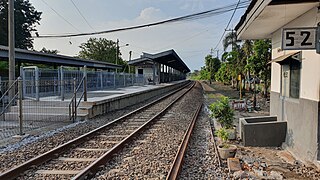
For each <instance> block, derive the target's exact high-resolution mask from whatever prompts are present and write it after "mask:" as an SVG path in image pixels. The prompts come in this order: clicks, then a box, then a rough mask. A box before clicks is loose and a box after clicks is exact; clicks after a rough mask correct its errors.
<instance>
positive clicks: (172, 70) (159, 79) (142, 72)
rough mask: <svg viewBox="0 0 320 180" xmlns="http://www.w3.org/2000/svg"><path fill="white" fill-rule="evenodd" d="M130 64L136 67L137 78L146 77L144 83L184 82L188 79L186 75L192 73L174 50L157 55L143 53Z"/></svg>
mask: <svg viewBox="0 0 320 180" xmlns="http://www.w3.org/2000/svg"><path fill="white" fill-rule="evenodd" d="M128 64H129V65H131V66H134V67H135V72H136V76H141V77H144V81H146V82H147V83H152V84H159V83H166V82H171V81H178V80H183V79H186V73H188V72H190V69H189V68H188V67H187V65H186V64H185V63H184V62H183V61H182V60H181V58H180V57H179V56H178V55H177V53H176V52H175V51H174V50H168V51H164V52H160V53H157V54H148V53H143V54H142V55H141V57H140V58H137V59H133V60H131V61H129V62H128Z"/></svg>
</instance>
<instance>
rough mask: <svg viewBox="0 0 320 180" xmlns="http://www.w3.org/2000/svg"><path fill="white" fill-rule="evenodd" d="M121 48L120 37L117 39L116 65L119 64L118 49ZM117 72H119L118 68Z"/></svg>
mask: <svg viewBox="0 0 320 180" xmlns="http://www.w3.org/2000/svg"><path fill="white" fill-rule="evenodd" d="M118 49H119V39H117V47H116V65H118V58H119V57H118V51H119V50H118ZM116 73H118V68H116Z"/></svg>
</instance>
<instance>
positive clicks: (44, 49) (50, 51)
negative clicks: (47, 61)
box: [40, 47, 59, 54]
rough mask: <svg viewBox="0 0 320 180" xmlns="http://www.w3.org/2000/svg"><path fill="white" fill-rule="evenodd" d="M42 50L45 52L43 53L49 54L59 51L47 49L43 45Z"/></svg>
mask: <svg viewBox="0 0 320 180" xmlns="http://www.w3.org/2000/svg"><path fill="white" fill-rule="evenodd" d="M40 52H43V53H47V54H58V53H59V51H58V50H56V49H55V50H50V49H46V48H45V47H43V48H42V49H41V50H40Z"/></svg>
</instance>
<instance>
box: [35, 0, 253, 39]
mask: <svg viewBox="0 0 320 180" xmlns="http://www.w3.org/2000/svg"><path fill="white" fill-rule="evenodd" d="M249 3H250V1H248V0H247V1H243V2H240V0H239V2H238V3H237V4H231V5H227V6H224V7H220V8H216V9H212V10H209V11H204V12H200V13H194V14H190V15H186V16H181V17H177V18H172V19H168V20H164V21H158V22H154V23H149V24H143V25H137V26H131V27H124V28H118V29H112V30H106V31H99V32H90V33H78V34H67V35H42V36H41V35H40V36H38V37H34V38H66V37H78V36H90V35H97V34H107V33H113V32H119V31H128V30H133V29H141V28H145V27H151V26H157V25H161V24H167V23H174V22H179V21H191V20H196V19H201V18H206V17H211V16H214V15H219V14H223V13H226V12H229V11H235V10H236V9H242V8H246V7H247V6H248V5H249Z"/></svg>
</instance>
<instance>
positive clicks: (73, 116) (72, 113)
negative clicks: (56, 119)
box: [69, 75, 87, 122]
mask: <svg viewBox="0 0 320 180" xmlns="http://www.w3.org/2000/svg"><path fill="white" fill-rule="evenodd" d="M73 87H74V92H73V96H72V98H71V101H70V103H69V119H70V120H72V121H73V122H74V121H76V120H77V108H78V107H79V105H80V103H81V100H82V98H84V101H87V88H86V76H85V75H84V76H83V78H82V79H81V81H80V83H79V84H78V86H77V82H76V79H75V78H74V83H73ZM81 87H82V88H83V91H82V92H81V94H80V97H79V100H77V93H78V92H79V91H80V89H81Z"/></svg>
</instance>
